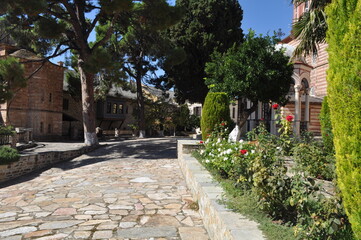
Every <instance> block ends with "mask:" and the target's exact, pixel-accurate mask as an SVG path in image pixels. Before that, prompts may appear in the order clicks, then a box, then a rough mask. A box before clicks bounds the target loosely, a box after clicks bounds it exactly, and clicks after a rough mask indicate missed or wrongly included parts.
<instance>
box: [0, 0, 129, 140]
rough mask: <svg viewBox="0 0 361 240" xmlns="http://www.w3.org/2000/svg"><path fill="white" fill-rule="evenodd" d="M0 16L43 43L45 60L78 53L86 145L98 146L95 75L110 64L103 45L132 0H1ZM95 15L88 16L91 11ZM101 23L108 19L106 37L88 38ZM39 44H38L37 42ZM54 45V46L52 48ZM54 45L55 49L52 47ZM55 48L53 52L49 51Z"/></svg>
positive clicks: (9, 25)
mask: <svg viewBox="0 0 361 240" xmlns="http://www.w3.org/2000/svg"><path fill="white" fill-rule="evenodd" d="M0 5H1V10H0V18H2V19H5V20H4V21H6V22H7V23H8V29H7V30H8V31H14V32H13V35H12V37H14V40H18V39H16V37H17V34H16V32H15V30H17V29H21V31H22V34H21V37H22V38H23V37H28V39H29V42H38V41H40V42H43V43H47V44H43V45H41V47H42V49H36V47H35V46H30V47H32V48H33V50H35V51H37V52H42V53H46V54H47V55H48V57H47V58H45V59H44V60H43V61H45V60H47V59H49V58H51V57H56V56H59V55H61V54H63V53H65V52H66V51H68V50H73V52H74V53H75V54H77V55H78V58H77V59H78V61H77V69H78V71H79V74H80V79H81V86H82V106H83V126H84V139H85V144H86V145H96V144H98V140H97V137H96V133H95V110H94V76H95V73H96V72H97V71H99V70H100V69H101V68H104V67H107V65H108V63H109V61H108V60H109V54H108V53H107V51H106V50H105V49H104V48H103V45H104V44H105V43H106V41H107V40H108V39H109V38H110V37H111V36H112V34H113V25H114V22H115V21H116V20H117V19H118V18H119V17H120V16H121V15H122V14H123V13H124V11H128V10H130V9H132V7H133V1H132V0H113V1H105V0H98V1H89V0H79V1H71V0H27V1H22V0H11V1H8V0H2V1H1V2H0ZM90 13H93V14H94V17H93V18H92V19H89V18H88V17H89V14H90ZM99 22H109V24H108V28H107V29H106V32H105V34H104V37H102V38H99V39H97V41H96V42H94V43H90V42H89V41H88V38H89V35H90V34H91V32H92V31H93V30H94V28H95V26H96V25H97V24H98V23H99ZM36 46H38V45H36ZM49 46H51V48H49ZM52 47H53V48H52ZM50 49H54V52H53V53H49V50H50Z"/></svg>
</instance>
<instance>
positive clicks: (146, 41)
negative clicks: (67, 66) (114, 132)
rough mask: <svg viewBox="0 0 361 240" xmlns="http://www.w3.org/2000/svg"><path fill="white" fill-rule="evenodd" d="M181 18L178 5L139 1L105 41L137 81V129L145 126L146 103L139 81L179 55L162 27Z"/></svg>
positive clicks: (103, 32)
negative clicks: (163, 34)
mask: <svg viewBox="0 0 361 240" xmlns="http://www.w3.org/2000/svg"><path fill="white" fill-rule="evenodd" d="M179 19H180V16H179V10H178V8H177V7H173V6H170V5H168V3H167V2H166V1H165V0H157V1H154V0H153V1H141V2H138V3H136V4H135V5H134V9H132V11H127V12H126V14H125V15H124V16H123V15H122V16H121V17H120V18H119V19H118V20H117V21H116V22H115V26H114V31H115V34H114V35H113V37H112V38H111V39H110V41H109V42H108V43H107V45H106V47H107V48H106V49H107V50H108V51H109V52H110V53H111V56H112V60H113V61H114V62H117V63H118V64H119V70H121V71H124V72H125V73H126V76H124V77H125V78H126V79H128V80H129V79H132V80H134V81H135V82H136V89H137V98H138V99H137V107H138V110H137V113H138V116H137V119H138V125H139V126H138V129H139V130H140V131H144V130H145V128H146V124H145V123H146V119H145V112H144V111H145V104H144V96H143V90H142V83H148V82H150V81H151V80H152V79H153V78H154V76H155V75H156V73H155V72H156V70H157V69H158V67H159V66H160V65H162V64H166V65H173V64H175V63H176V60H179V59H178V58H175V57H174V54H178V49H172V48H171V45H170V42H169V40H168V39H166V38H165V37H164V36H162V35H161V31H162V30H165V29H166V28H168V27H170V26H171V25H174V24H175V23H176V22H177V21H178V20H179ZM108 28H109V23H108V22H104V23H103V24H101V25H99V26H97V38H100V37H104V35H106V33H107V29H108Z"/></svg>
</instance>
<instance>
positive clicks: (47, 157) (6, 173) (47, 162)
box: [0, 146, 99, 183]
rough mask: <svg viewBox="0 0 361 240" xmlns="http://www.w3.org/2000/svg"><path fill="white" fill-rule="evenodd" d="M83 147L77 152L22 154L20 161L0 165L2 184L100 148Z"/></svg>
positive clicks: (0, 180) (0, 181)
mask: <svg viewBox="0 0 361 240" xmlns="http://www.w3.org/2000/svg"><path fill="white" fill-rule="evenodd" d="M98 147H99V146H95V147H81V148H79V149H76V150H68V151H49V152H41V153H29V154H22V155H21V156H20V159H19V161H17V162H13V163H10V164H8V165H0V183H2V182H5V181H8V180H11V179H14V178H17V177H19V176H23V175H25V174H28V173H30V172H33V171H36V170H39V169H42V168H46V167H49V166H52V165H54V164H55V163H58V162H63V161H68V160H71V159H73V158H75V157H78V156H80V155H82V154H84V153H87V152H90V151H93V150H94V149H96V148H98Z"/></svg>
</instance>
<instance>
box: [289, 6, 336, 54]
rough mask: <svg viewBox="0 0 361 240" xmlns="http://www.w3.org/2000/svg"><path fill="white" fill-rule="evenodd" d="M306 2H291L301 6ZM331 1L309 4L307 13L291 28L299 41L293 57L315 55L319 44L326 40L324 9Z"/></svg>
mask: <svg viewBox="0 0 361 240" xmlns="http://www.w3.org/2000/svg"><path fill="white" fill-rule="evenodd" d="M305 1H306V0H293V1H292V2H293V3H294V4H301V3H302V2H305ZM330 2H331V0H314V1H312V2H311V4H310V7H309V11H307V12H305V13H304V14H303V15H302V16H301V17H300V18H299V19H298V20H297V21H296V22H295V23H294V24H293V27H292V33H293V35H294V36H295V38H296V39H297V40H300V43H299V45H298V46H297V47H296V49H295V51H294V53H293V57H297V56H301V55H304V56H306V55H309V54H313V55H317V49H318V46H319V44H321V43H324V42H325V39H326V31H327V22H326V18H327V16H326V13H325V11H324V10H325V7H326V6H327V4H329V3H330Z"/></svg>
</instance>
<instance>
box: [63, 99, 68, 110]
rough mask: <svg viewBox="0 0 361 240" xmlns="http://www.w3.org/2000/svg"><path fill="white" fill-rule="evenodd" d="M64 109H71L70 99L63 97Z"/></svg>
mask: <svg viewBox="0 0 361 240" xmlns="http://www.w3.org/2000/svg"><path fill="white" fill-rule="evenodd" d="M63 110H69V99H66V98H64V99H63Z"/></svg>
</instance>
